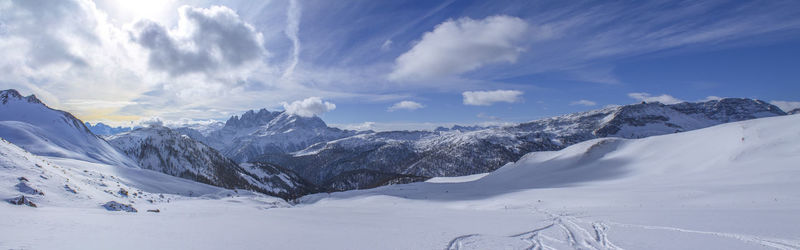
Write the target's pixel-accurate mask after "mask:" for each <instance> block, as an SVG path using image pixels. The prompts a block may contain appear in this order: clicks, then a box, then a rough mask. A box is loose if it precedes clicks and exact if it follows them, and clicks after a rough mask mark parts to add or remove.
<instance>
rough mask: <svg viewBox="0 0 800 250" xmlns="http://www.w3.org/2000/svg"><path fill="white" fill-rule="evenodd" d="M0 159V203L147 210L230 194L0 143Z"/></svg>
mask: <svg viewBox="0 0 800 250" xmlns="http://www.w3.org/2000/svg"><path fill="white" fill-rule="evenodd" d="M0 156H2V157H0V199H2V200H3V201H6V202H9V201H11V200H15V199H17V198H19V197H22V196H24V197H25V199H26V200H29V201H31V202H32V203H33V204H35V206H36V207H37V208H47V207H74V208H83V209H102V208H101V207H100V204H105V203H106V202H109V201H115V202H118V203H120V204H134V207H136V208H139V209H148V208H157V207H158V205H159V204H162V203H167V202H168V201H170V200H176V199H185V198H188V196H205V197H227V196H229V195H233V194H235V192H234V191H232V190H226V189H222V188H218V187H214V186H209V185H205V184H201V183H197V182H194V181H189V180H185V179H180V178H176V177H172V176H169V175H165V174H161V173H157V172H153V171H150V170H143V169H137V168H128V167H118V166H110V165H105V164H98V163H91V162H86V161H81V160H74V159H66V158H57V157H41V156H37V155H33V154H31V153H29V152H28V151H25V150H24V149H22V148H19V147H17V146H16V145H14V144H12V143H10V142H8V141H6V140H3V139H0Z"/></svg>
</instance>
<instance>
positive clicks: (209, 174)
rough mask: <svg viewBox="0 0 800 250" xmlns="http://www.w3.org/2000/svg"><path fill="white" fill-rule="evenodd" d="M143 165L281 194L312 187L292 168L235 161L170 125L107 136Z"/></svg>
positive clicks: (295, 193) (290, 195)
mask: <svg viewBox="0 0 800 250" xmlns="http://www.w3.org/2000/svg"><path fill="white" fill-rule="evenodd" d="M108 140H109V142H110V143H111V144H112V145H113V146H114V147H116V148H117V149H119V150H120V151H122V152H124V153H125V154H127V155H128V156H129V157H130V158H132V159H134V160H136V161H137V162H138V163H139V165H140V166H141V167H142V168H145V169H150V170H155V171H158V172H162V173H166V174H169V175H172V176H178V177H182V178H186V179H190V180H194V181H199V182H202V183H206V184H211V185H215V186H220V187H225V188H238V189H248V190H254V191H259V192H262V193H265V194H270V195H275V196H279V197H284V198H294V197H296V196H298V195H303V194H307V193H309V192H311V191H313V190H312V189H310V188H309V186H308V185H307V184H306V182H305V181H304V180H302V179H301V178H299V177H298V176H297V175H295V174H294V173H291V171H287V170H284V169H281V168H277V167H274V166H269V165H262V164H259V165H253V164H248V165H242V166H241V167H240V166H239V165H237V164H236V163H235V162H233V161H232V160H230V159H228V158H227V157H225V156H223V155H222V154H220V153H219V152H218V151H217V150H215V149H213V148H211V147H208V146H206V145H205V144H203V143H201V142H198V141H196V140H194V139H192V138H191V137H189V136H187V135H183V134H180V133H178V132H177V131H174V130H172V129H170V128H167V127H164V126H159V125H151V126H150V127H146V128H137V129H135V130H133V131H130V132H126V133H122V134H117V135H113V136H110V137H109V138H108Z"/></svg>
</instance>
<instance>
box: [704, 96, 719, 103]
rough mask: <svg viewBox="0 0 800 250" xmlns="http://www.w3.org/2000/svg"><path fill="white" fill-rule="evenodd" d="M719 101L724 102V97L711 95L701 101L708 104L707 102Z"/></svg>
mask: <svg viewBox="0 0 800 250" xmlns="http://www.w3.org/2000/svg"><path fill="white" fill-rule="evenodd" d="M719 100H722V97H719V96H715V95H710V96H706V98H704V99H703V100H701V101H704V102H707V101H719Z"/></svg>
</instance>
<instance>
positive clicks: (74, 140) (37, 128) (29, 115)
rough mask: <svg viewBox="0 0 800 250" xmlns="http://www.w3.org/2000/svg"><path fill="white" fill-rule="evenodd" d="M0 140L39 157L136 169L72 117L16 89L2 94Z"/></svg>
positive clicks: (0, 98)
mask: <svg viewBox="0 0 800 250" xmlns="http://www.w3.org/2000/svg"><path fill="white" fill-rule="evenodd" d="M0 137H2V138H5V139H6V140H8V141H10V142H12V143H14V144H15V145H17V146H20V147H22V148H24V149H26V150H28V151H30V152H32V153H34V154H37V155H45V156H57V157H64V158H72V159H81V160H86V161H92V162H99V163H106V164H112V165H120V166H130V167H135V166H136V164H135V163H134V162H133V161H131V160H130V159H128V157H127V156H125V155H124V154H122V153H120V152H118V151H117V150H116V149H114V147H112V146H111V145H109V144H108V143H107V142H106V141H104V140H103V139H100V138H98V137H97V136H95V135H94V134H92V132H90V131H89V129H87V128H86V126H84V124H83V122H81V121H80V120H78V119H77V118H75V117H74V116H72V115H71V114H69V113H67V112H64V111H60V110H54V109H51V108H49V107H47V106H46V105H45V104H43V103H42V102H41V101H39V99H37V98H36V96H33V95H31V96H27V97H23V96H22V95H20V94H19V93H18V92H17V91H16V90H13V89H10V90H3V91H0Z"/></svg>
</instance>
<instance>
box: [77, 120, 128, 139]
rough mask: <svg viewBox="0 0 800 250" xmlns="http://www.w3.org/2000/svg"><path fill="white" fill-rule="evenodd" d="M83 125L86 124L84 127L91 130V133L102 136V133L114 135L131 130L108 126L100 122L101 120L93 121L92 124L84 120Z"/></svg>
mask: <svg viewBox="0 0 800 250" xmlns="http://www.w3.org/2000/svg"><path fill="white" fill-rule="evenodd" d="M84 125H86V128H88V129H89V131H92V133H93V134H95V135H101V136H103V135H115V134H119V133H123V132H128V131H131V128H125V127H112V126H108V125H106V124H105V123H102V122H98V123H95V124H94V125H92V124H91V123H89V122H85V123H84Z"/></svg>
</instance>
